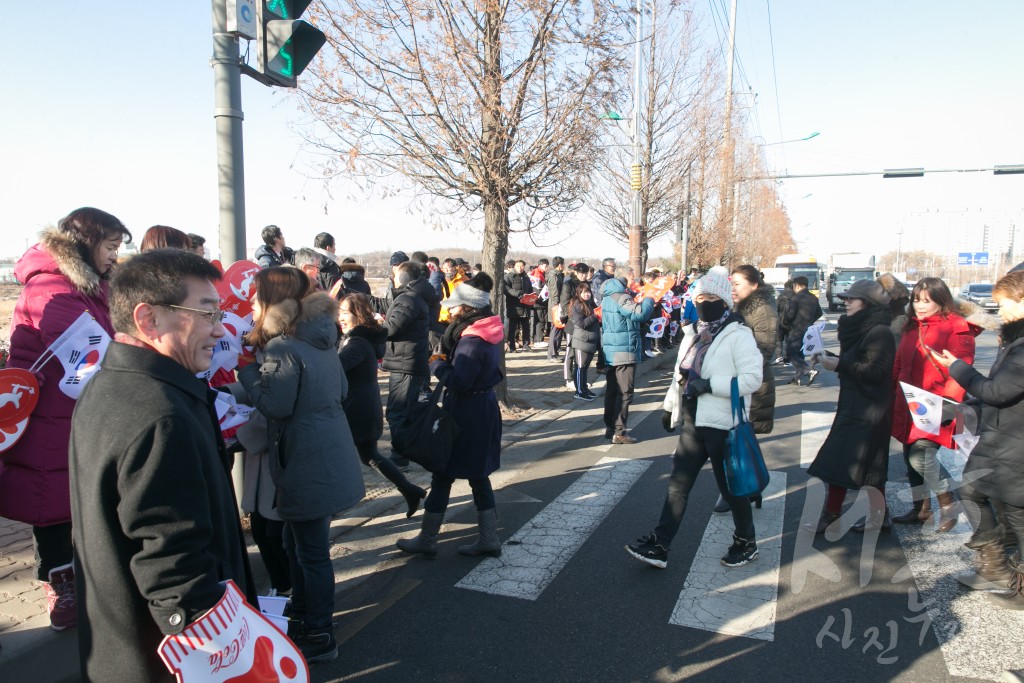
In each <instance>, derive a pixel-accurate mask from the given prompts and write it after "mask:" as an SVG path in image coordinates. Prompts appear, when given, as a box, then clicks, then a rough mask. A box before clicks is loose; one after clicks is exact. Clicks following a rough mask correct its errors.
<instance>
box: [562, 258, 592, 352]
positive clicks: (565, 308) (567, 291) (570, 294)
mask: <svg viewBox="0 0 1024 683" xmlns="http://www.w3.org/2000/svg"><path fill="white" fill-rule="evenodd" d="M589 286H590V285H589V284H588V283H587V282H584V281H583V280H580V279H579V278H577V277H576V274H575V273H573V274H572V275H569V276H568V277H566V278H565V280H564V281H563V282H562V291H561V294H560V295H559V297H558V298H559V300H560V301H561V302H562V317H563V318H565V336H566V338H567V339H570V340H571V339H572V319H571V318H570V317H569V302H571V301H572V300H573V299H574V298H575V297H576V290H577V289H579V288H580V287H589ZM591 301H593V299H591ZM594 307H595V308H596V307H597V304H594Z"/></svg>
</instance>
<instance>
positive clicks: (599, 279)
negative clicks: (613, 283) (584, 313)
mask: <svg viewBox="0 0 1024 683" xmlns="http://www.w3.org/2000/svg"><path fill="white" fill-rule="evenodd" d="M614 279H615V276H614V275H609V274H608V273H607V272H605V270H604V269H603V268H602V269H601V270H599V271H597V272H596V273H594V279H593V280H591V282H590V293H591V294H593V296H594V305H595V306H600V305H601V302H602V301H603V300H604V291H603V288H604V283H606V282H608V281H609V280H614Z"/></svg>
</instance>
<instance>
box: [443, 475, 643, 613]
mask: <svg viewBox="0 0 1024 683" xmlns="http://www.w3.org/2000/svg"><path fill="white" fill-rule="evenodd" d="M650 466H651V462H650V461H649V460H625V459H622V458H613V457H607V456H606V457H603V458H601V459H600V460H599V461H598V462H597V464H596V465H594V466H593V467H591V468H590V469H589V470H588V471H587V472H585V473H584V474H583V476H581V477H580V478H579V479H577V480H576V481H575V482H573V484H572V485H571V486H569V488H567V489H566V490H565V491H563V492H562V494H561V495H559V496H558V497H557V498H556V499H555V500H553V501H551V503H550V504H548V506H547V507H545V508H544V509H543V510H541V511H540V512H539V513H537V515H536V516H535V517H534V518H533V519H531V520H530V521H529V522H527V523H526V524H525V525H524V526H523V527H522V528H521V529H520V530H519V531H517V532H516V533H515V534H514V535H513V536H512V537H511V538H510V539H508V540H507V541H505V543H504V545H503V546H502V549H501V557H492V558H487V559H486V560H484V561H483V562H481V563H480V564H478V565H477V566H476V567H475V568H474V569H473V570H472V571H471V572H469V574H467V575H466V576H465V577H463V578H462V580H461V581H459V582H458V583H457V584H455V585H456V586H457V587H459V588H466V589H469V590H475V591H481V592H484V593H491V594H494V595H505V596H508V597H512V598H522V599H524V600H536V599H537V598H538V597H540V594H541V593H543V592H544V589H545V588H547V586H548V584H550V583H551V582H552V581H553V580H554V578H555V577H556V576H557V575H558V572H559V571H561V569H562V568H563V567H564V566H565V565H566V564H567V563H568V562H569V560H570V559H571V558H572V556H573V555H575V554H576V551H577V550H579V549H580V547H581V546H582V545H583V543H584V542H586V540H587V538H589V537H590V534H592V533H593V532H594V530H595V529H597V527H598V526H599V525H600V524H601V522H602V521H603V520H604V518H605V517H607V516H608V513H610V512H611V511H612V509H613V508H614V507H615V505H616V504H617V503H618V502H619V501H620V500H622V498H623V496H625V495H626V493H627V492H628V491H629V489H630V488H631V487H632V486H633V484H635V483H636V482H637V481H638V480H639V479H640V477H641V476H642V475H643V473H644V472H646V471H647V468H648V467H650Z"/></svg>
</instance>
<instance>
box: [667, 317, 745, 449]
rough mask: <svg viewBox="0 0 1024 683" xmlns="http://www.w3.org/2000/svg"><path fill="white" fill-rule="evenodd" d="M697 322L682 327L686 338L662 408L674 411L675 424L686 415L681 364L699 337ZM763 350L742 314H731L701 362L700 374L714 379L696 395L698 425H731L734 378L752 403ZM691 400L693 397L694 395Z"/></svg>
mask: <svg viewBox="0 0 1024 683" xmlns="http://www.w3.org/2000/svg"><path fill="white" fill-rule="evenodd" d="M696 328H697V326H696V324H692V325H687V326H686V327H684V328H683V339H682V341H681V342H680V343H679V353H678V354H677V355H676V367H675V371H674V372H673V373H672V384H670V385H669V388H668V392H667V393H666V394H665V400H664V401H663V402H662V409H663V410H665V411H666V412H668V413H671V414H672V426H673V427H677V426H679V424H681V422H682V416H683V412H682V411H683V402H684V399H683V385H682V378H683V375H682V371H681V369H680V366H681V365H682V362H683V359H684V358H686V353H687V352H688V351H689V350H690V347H692V346H693V345H694V343H695V342H696V341H697V329H696ZM762 365H763V364H762V361H761V354H760V353H759V352H758V349H757V342H756V341H755V340H754V335H753V333H752V332H751V331H750V328H748V327H746V326H745V325H743V324H742V323H741V322H740V320H739V318H737V317H734V318H731V319H730V320H729V321H728V322H727V323H726V324H725V326H724V327H722V329H721V330H720V331H719V332H718V336H716V337H715V339H714V341H712V342H711V346H709V347H708V350H707V353H706V354H705V355H704V362H703V365H702V366H701V373H700V374H701V377H703V378H704V379H707V380H708V381H709V382H711V392H710V393H707V394H702V395H701V396H698V397H697V416H696V419H695V420H694V425H695V426H697V427H714V428H715V429H732V428H733V426H734V424H735V423H734V422H733V419H732V378H733V377H735V378H736V379H737V388H738V389H739V393H740V396H741V397H742V398H743V401H744V405H747V406H749V405H750V397H751V394H752V393H753V392H754V391H756V390H757V388H758V387H759V386H760V384H761V380H762V377H761V369H762ZM691 400H692V399H691Z"/></svg>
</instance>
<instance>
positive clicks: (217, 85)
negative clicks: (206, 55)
mask: <svg viewBox="0 0 1024 683" xmlns="http://www.w3.org/2000/svg"><path fill="white" fill-rule="evenodd" d="M212 4H213V59H211V60H210V64H211V65H212V66H213V83H214V104H213V107H214V108H213V119H214V121H215V122H216V125H217V185H218V188H219V201H220V228H219V238H220V245H219V246H220V259H221V261H222V262H223V263H224V264H225V265H227V264H231V263H234V262H235V261H241V260H242V259H244V258H245V168H244V162H243V160H242V119H243V115H242V71H241V63H240V60H239V56H238V38H237V37H235V36H234V35H233V34H231V33H228V32H227V3H226V2H224V0H212Z"/></svg>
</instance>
